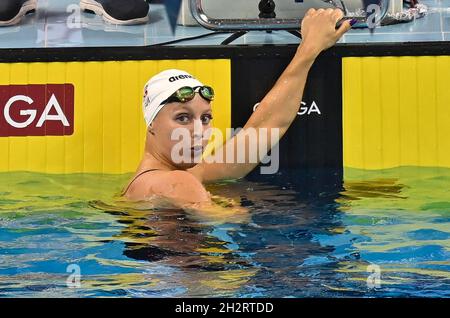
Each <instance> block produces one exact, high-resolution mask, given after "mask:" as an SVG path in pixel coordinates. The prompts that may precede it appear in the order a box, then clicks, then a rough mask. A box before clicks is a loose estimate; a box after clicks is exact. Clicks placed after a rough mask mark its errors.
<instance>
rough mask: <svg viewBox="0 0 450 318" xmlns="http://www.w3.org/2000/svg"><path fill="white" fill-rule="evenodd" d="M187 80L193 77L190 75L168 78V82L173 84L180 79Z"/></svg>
mask: <svg viewBox="0 0 450 318" xmlns="http://www.w3.org/2000/svg"><path fill="white" fill-rule="evenodd" d="M188 78H194V76H192V75H188V74H186V75H178V76H172V77H171V78H169V82H171V83H173V82H176V81H179V80H182V79H188Z"/></svg>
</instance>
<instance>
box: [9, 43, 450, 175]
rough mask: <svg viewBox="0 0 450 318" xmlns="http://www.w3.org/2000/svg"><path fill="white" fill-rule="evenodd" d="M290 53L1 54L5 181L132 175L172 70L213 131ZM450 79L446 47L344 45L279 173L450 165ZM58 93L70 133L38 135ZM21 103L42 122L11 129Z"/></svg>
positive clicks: (284, 48)
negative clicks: (155, 84)
mask: <svg viewBox="0 0 450 318" xmlns="http://www.w3.org/2000/svg"><path fill="white" fill-rule="evenodd" d="M295 50H296V46H295V45H248V46H222V47H218V46H205V47H202V46H196V47H120V48H115V47H103V48H57V49H51V48H49V49H3V50H0V102H1V103H0V108H1V112H0V115H1V116H0V118H3V119H2V120H0V154H1V157H2V160H0V171H34V172H46V173H78V172H80V173H127V172H132V171H134V169H135V167H136V165H137V163H138V161H139V158H140V156H141V154H142V151H143V148H144V137H145V127H144V122H143V119H142V108H141V107H142V106H141V100H142V94H143V91H142V88H143V86H144V84H145V82H146V81H147V80H148V78H149V77H151V76H152V75H154V74H156V73H157V72H158V71H160V70H163V69H167V68H181V69H185V70H187V71H189V72H191V73H193V74H195V75H196V76H197V77H198V78H199V79H200V80H202V81H203V82H205V83H208V84H210V85H212V86H213V87H214V88H215V90H216V92H217V100H216V101H215V102H214V105H213V111H214V113H215V114H214V117H215V119H214V125H215V126H216V127H219V128H220V129H221V130H222V131H224V130H225V129H226V128H227V127H234V128H237V127H243V125H244V124H245V122H246V121H247V119H248V118H249V116H250V115H251V114H252V112H253V106H254V105H255V104H256V103H257V102H259V101H261V99H262V98H263V97H264V96H265V94H266V93H267V92H268V91H269V90H270V89H271V87H272V86H273V85H274V84H275V82H276V80H277V78H278V77H279V75H280V74H281V72H282V71H283V69H284V68H285V67H286V66H287V64H288V63H289V61H290V60H291V58H292V56H293V55H294V54H295ZM449 77H450V45H449V44H448V43H447V42H427V43H394V44H383V43H376V44H367V45H361V44H359V45H356V44H339V45H337V46H336V47H334V48H332V49H330V50H328V51H326V52H324V53H323V54H321V56H320V57H319V58H318V60H317V61H316V63H315V64H314V66H313V68H312V69H311V71H310V74H309V78H308V83H307V86H306V88H305V92H304V97H303V102H302V104H301V105H299V116H298V118H297V119H296V120H294V122H293V124H292V126H291V128H290V130H289V131H288V133H287V134H286V136H285V137H284V138H283V139H282V141H281V142H280V166H281V168H284V167H287V168H292V167H294V168H307V169H308V168H319V169H322V168H330V169H331V170H332V171H334V172H333V173H336V171H337V178H339V177H340V174H341V173H342V171H343V167H344V166H345V167H351V168H362V169H383V168H390V167H396V166H404V165H413V166H440V167H450V159H449V158H450V156H449V152H450V147H449V146H450V144H449V143H450V141H449V140H448V139H446V136H448V133H449V131H448V130H449V129H450V128H449V126H450V125H448V123H450V110H449V107H448V105H450V93H449V91H448V90H447V89H446V87H447V86H448V83H449ZM53 92H56V93H55V94H56V96H61V97H60V98H59V99H60V100H58V102H59V104H60V106H61V108H62V109H63V112H65V111H68V110H69V113H70V109H71V107H72V108H73V130H70V129H69V128H68V127H67V126H61V127H60V128H59V129H58V128H57V127H56V128H55V127H53V126H52V125H53V124H55V121H46V122H45V123H44V124H42V123H41V124H42V125H41V127H36V126H38V122H39V119H40V117H41V115H42V112H44V108H45V106H46V105H47V106H48V103H49V101H50V100H51V97H52V94H51V93H53ZM71 94H72V95H73V100H72V103H71ZM20 95H22V96H27V95H32V96H34V98H35V99H36V103H35V105H38V104H39V105H38V106H36V107H35V108H34V109H35V110H37V115H36V116H35V119H34V120H33V121H32V122H31V123H30V124H29V125H28V126H27V127H25V128H23V129H22V128H17V127H13V128H14V129H12V128H11V127H8V125H7V124H5V123H7V122H8V121H6V120H5V119H4V117H5V111H4V110H5V107H6V105H7V104H8V103H7V102H8V100H9V98H11V96H20ZM57 99H58V98H57ZM61 100H62V101H61ZM30 105H31V106H30ZM30 105H27V103H26V102H24V101H23V100H22V101H20V100H19V101H16V103H15V104H13V106H11V105H10V106H11V107H10V115H11V116H12V119H13V120H14V121H15V122H17V123H22V124H24V122H25V121H27V119H28V118H29V117H30V115H29V113H28V115H27V113H23V114H22V115H20V113H19V112H20V111H21V110H24V111H30V109H33V107H34V106H33V104H30ZM52 105H53V104H52ZM39 107H40V108H39ZM279 107H280V108H282V107H283V105H280V106H279ZM52 111H53V112H49V115H52V116H55V113H54V110H52ZM56 115H57V114H56ZM68 117H70V116H68ZM69 119H70V118H69ZM69 121H70V120H69ZM56 122H57V121H56ZM60 124H61V123H60ZM69 124H70V123H69ZM18 131H20V133H17V132H18ZM20 134H22V135H21V136H19V135H20Z"/></svg>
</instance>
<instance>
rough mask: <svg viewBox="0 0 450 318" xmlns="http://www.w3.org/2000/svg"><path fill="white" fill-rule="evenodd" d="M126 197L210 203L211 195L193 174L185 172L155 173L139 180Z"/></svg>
mask: <svg viewBox="0 0 450 318" xmlns="http://www.w3.org/2000/svg"><path fill="white" fill-rule="evenodd" d="M125 196H126V197H127V198H128V199H131V200H145V199H146V198H149V197H152V196H157V197H163V198H166V199H169V200H171V201H173V202H176V203H181V204H184V203H187V204H188V203H199V202H210V194H209V192H208V191H206V189H205V187H204V186H203V184H202V183H201V181H200V180H199V179H198V178H197V177H196V176H194V175H193V174H191V173H189V172H187V171H183V170H174V171H155V172H153V173H149V174H147V175H143V176H142V177H140V178H139V179H137V180H136V181H135V182H133V184H132V185H131V186H130V188H129V189H128V191H127V193H126V194H125Z"/></svg>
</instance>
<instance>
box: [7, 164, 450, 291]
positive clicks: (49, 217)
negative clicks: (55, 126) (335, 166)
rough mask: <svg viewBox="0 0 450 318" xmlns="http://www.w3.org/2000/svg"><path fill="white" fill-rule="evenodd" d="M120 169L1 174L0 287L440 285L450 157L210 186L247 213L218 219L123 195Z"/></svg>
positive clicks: (447, 271)
mask: <svg viewBox="0 0 450 318" xmlns="http://www.w3.org/2000/svg"><path fill="white" fill-rule="evenodd" d="M330 176H331V177H330ZM333 176H334V178H333ZM128 177H129V175H89V174H80V175H48V174H38V173H26V172H20V173H2V174H0V296H2V297H97V296H101V297H117V296H119V297H187V296H198V297H219V296H224V297H232V296H235V297H355V296H356V297H409V296H411V297H417V296H419V297H449V296H450V226H449V224H450V223H449V222H450V186H449V185H450V169H444V168H415V167H403V168H397V169H389V170H382V171H361V170H354V169H346V170H345V181H344V182H343V183H340V182H339V181H336V180H339V178H338V175H337V177H336V174H333V173H331V174H329V175H328V176H326V177H323V176H322V175H321V174H320V173H317V174H316V173H312V174H311V173H310V174H309V175H307V176H306V177H305V174H304V173H303V172H301V171H292V170H291V171H287V172H281V173H280V174H279V175H276V176H271V177H266V178H255V177H253V178H249V179H247V180H246V181H238V182H228V183H220V184H215V185H211V186H209V187H208V190H209V191H210V192H211V193H212V194H214V195H220V197H221V198H222V199H217V198H216V201H217V202H219V204H220V205H222V206H223V207H226V206H227V205H229V204H230V203H229V201H228V199H225V198H229V199H232V200H234V201H235V202H238V203H239V204H240V205H241V206H242V207H243V208H245V209H246V210H247V211H248V212H247V213H246V214H245V215H241V216H240V217H237V218H224V219H220V218H215V219H208V217H207V216H204V215H203V216H201V217H200V216H198V215H195V214H192V213H191V212H185V211H182V210H177V209H171V208H168V207H166V208H159V209H154V208H153V209H150V208H149V207H148V205H146V204H145V203H134V204H132V203H127V202H124V201H122V200H119V199H118V198H117V197H115V194H117V193H118V192H119V191H120V189H121V186H122V185H123V184H125V183H126V181H127V179H128ZM78 273H79V274H80V278H81V279H80V281H79V285H78V286H77V285H71V283H72V280H71V279H72V278H73V277H74V276H73V274H78ZM71 275H72V276H71ZM68 278H70V279H69V280H68ZM68 282H69V285H68ZM73 282H76V280H73ZM74 286H75V288H74ZM69 287H71V288H69Z"/></svg>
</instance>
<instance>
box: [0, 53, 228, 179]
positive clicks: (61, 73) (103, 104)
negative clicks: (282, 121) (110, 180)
mask: <svg viewBox="0 0 450 318" xmlns="http://www.w3.org/2000/svg"><path fill="white" fill-rule="evenodd" d="M168 68H178V69H182V70H186V71H187V72H190V73H192V74H193V75H195V76H196V77H197V78H198V79H199V80H200V81H202V82H204V83H205V84H208V85H211V86H212V87H214V89H215V91H216V94H217V96H216V100H215V101H214V102H213V114H214V122H213V124H214V126H215V127H218V128H220V129H221V130H222V132H223V134H224V136H225V129H226V128H227V127H230V125H231V68H230V61H229V60H161V61H123V62H115V61H111V62H70V63H5V64H2V63H0V85H20V84H63V83H72V84H73V85H74V87H75V128H74V130H75V131H74V134H73V135H72V136H44V137H0V158H1V159H0V172H2V171H33V172H46V173H127V172H132V171H135V169H136V167H137V164H138V162H139V159H140V156H141V155H142V152H143V149H144V142H145V123H144V120H143V115H142V96H143V87H144V85H145V83H146V82H147V80H148V79H149V78H150V77H151V76H153V75H155V74H156V73H158V72H160V71H162V70H165V69H168Z"/></svg>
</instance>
